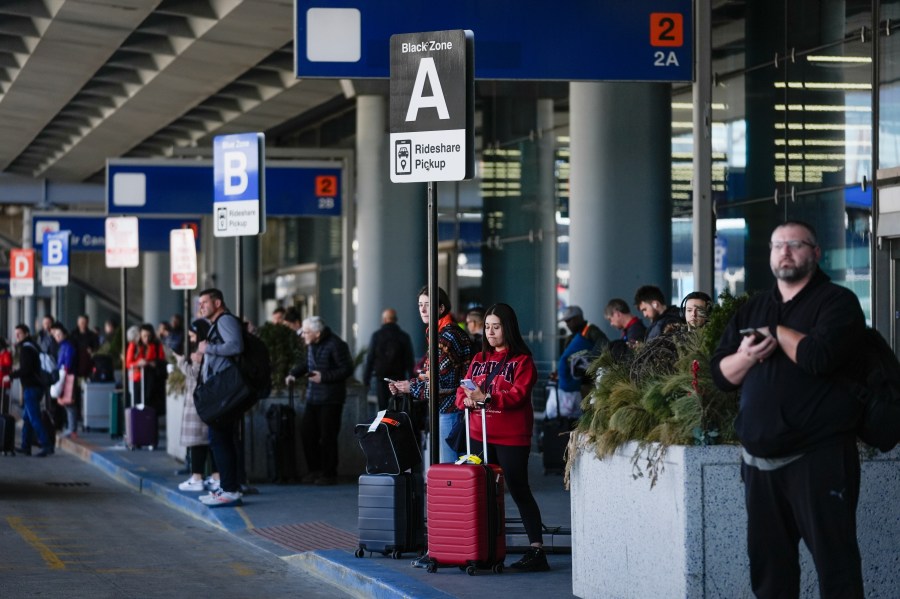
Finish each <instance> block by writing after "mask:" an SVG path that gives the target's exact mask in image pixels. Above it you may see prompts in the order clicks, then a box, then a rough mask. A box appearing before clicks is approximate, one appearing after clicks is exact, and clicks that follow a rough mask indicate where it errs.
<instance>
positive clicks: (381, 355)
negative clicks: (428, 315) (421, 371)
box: [363, 308, 414, 410]
mask: <svg viewBox="0 0 900 599" xmlns="http://www.w3.org/2000/svg"><path fill="white" fill-rule="evenodd" d="M381 322H382V325H381V328H380V329H378V330H377V331H375V332H374V333H372V339H371V340H370V341H369V351H368V354H367V355H366V366H365V369H364V370H363V382H364V383H366V384H367V385H368V384H371V381H372V375H373V374H374V375H375V378H376V381H375V385H376V387H375V388H376V389H377V390H378V391H377V393H378V409H379V410H385V409H387V405H388V400H389V399H390V397H391V390H390V389H389V388H388V384H387V383H386V382H384V380H383V379H386V378H388V379H391V380H394V381H396V380H400V379H405V378H409V377H411V376H412V373H413V364H414V358H413V347H412V339H410V338H409V335H408V334H407V333H406V332H405V331H403V329H401V328H400V325H398V324H397V311H396V310H394V309H393V308H387V309H386V310H385V311H384V312H382V313H381Z"/></svg>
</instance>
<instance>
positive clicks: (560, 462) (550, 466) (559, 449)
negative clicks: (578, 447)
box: [541, 416, 578, 474]
mask: <svg viewBox="0 0 900 599" xmlns="http://www.w3.org/2000/svg"><path fill="white" fill-rule="evenodd" d="M577 422H578V420H577V419H576V418H566V417H565V416H559V417H557V418H547V419H546V420H544V421H543V422H542V423H541V454H542V457H543V461H544V474H562V473H563V472H565V470H566V447H568V445H569V433H571V432H572V429H574V428H575V425H576V423H577Z"/></svg>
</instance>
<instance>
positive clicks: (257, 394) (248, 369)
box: [210, 312, 272, 408]
mask: <svg viewBox="0 0 900 599" xmlns="http://www.w3.org/2000/svg"><path fill="white" fill-rule="evenodd" d="M223 316H231V317H232V318H234V319H235V320H237V321H238V326H240V327H241V339H242V340H243V342H244V351H243V352H241V354H240V355H238V356H236V357H235V358H234V363H235V365H237V367H238V370H240V371H241V375H242V376H243V379H244V382H245V383H246V384H247V387H249V388H250V390H251V391H253V395H254V400H253V403H256V401H259V400H260V399H265V398H267V397H269V395H270V394H271V393H272V363H271V362H270V361H269V348H267V347H266V344H265V343H264V342H263V340H262V339H260V338H259V337H257V336H256V335H254V334H252V333H250V332H249V331H248V330H247V327H245V326H244V323H242V322H241V321H240V319H239V318H238V317H237V316H235V315H234V314H232V313H231V312H226V313H225V314H224V315H223ZM213 326H215V324H214V325H213ZM210 331H212V329H210ZM247 407H248V408H250V407H252V404H251V405H250V406H247Z"/></svg>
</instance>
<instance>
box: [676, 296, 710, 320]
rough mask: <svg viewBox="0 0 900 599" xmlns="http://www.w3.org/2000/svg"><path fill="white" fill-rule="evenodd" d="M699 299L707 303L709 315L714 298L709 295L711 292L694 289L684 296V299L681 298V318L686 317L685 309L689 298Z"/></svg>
mask: <svg viewBox="0 0 900 599" xmlns="http://www.w3.org/2000/svg"><path fill="white" fill-rule="evenodd" d="M692 299H698V300H703V302H704V303H705V304H706V314H707V315H709V309H710V307H711V306H712V298H711V297H709V294H707V293H704V292H702V291H692V292H690V293H688V294H687V295H686V296H684V299H683V300H681V318H682V319H684V317H685V316H684V309H685V306H687V303H688V300H692Z"/></svg>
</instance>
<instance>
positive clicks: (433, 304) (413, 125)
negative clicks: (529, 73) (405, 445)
mask: <svg viewBox="0 0 900 599" xmlns="http://www.w3.org/2000/svg"><path fill="white" fill-rule="evenodd" d="M473 43H474V36H473V34H472V32H471V31H464V30H461V29H460V30H455V31H431V32H426V33H411V34H404V35H393V36H391V108H390V115H391V119H390V120H391V136H390V139H391V145H390V147H391V157H390V171H391V181H393V182H394V183H414V182H427V183H428V305H429V310H428V311H429V315H428V373H427V376H428V400H429V413H430V414H431V418H430V421H431V426H430V430H429V435H430V447H431V451H430V456H429V458H430V463H431V464H437V463H439V462H440V444H441V443H442V442H443V439H441V438H440V434H439V430H440V429H439V426H438V420H439V415H438V410H439V408H440V391H441V390H440V388H439V387H440V377H439V376H438V375H439V372H438V334H439V331H438V310H439V309H440V302H439V301H438V298H439V297H440V295H439V292H438V250H437V242H438V230H437V228H438V198H437V186H436V182H438V181H462V180H464V179H471V178H472V176H473V175H474V171H475V153H474V136H475V128H474V105H475V80H474V76H473V73H474V57H473V53H474V52H473Z"/></svg>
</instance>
